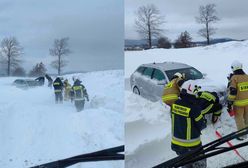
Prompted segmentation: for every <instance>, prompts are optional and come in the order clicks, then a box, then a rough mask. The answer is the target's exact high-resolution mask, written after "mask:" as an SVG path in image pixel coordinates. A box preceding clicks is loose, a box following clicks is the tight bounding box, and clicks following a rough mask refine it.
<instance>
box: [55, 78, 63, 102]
mask: <svg viewBox="0 0 248 168" xmlns="http://www.w3.org/2000/svg"><path fill="white" fill-rule="evenodd" d="M53 88H54V93H55V102H56V103H63V94H62V92H63V82H62V81H61V78H60V77H57V78H56V79H55V81H54V82H53Z"/></svg>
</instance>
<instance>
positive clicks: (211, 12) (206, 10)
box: [196, 4, 220, 45]
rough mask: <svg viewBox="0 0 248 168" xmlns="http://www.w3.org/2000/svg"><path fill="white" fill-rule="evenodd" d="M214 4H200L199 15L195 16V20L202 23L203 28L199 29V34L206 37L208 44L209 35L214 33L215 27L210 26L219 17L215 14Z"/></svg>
mask: <svg viewBox="0 0 248 168" xmlns="http://www.w3.org/2000/svg"><path fill="white" fill-rule="evenodd" d="M215 7H216V5H215V4H207V5H206V6H200V8H199V17H196V22H197V23H200V24H203V25H204V28H202V29H200V30H199V32H198V33H199V34H200V36H202V37H204V38H206V39H207V44H208V45H209V44H210V37H211V36H212V35H213V34H215V33H216V31H215V30H216V29H215V28H213V27H211V24H212V23H216V22H217V21H219V20H220V19H219V18H218V17H217V16H216V13H217V12H216V9H215Z"/></svg>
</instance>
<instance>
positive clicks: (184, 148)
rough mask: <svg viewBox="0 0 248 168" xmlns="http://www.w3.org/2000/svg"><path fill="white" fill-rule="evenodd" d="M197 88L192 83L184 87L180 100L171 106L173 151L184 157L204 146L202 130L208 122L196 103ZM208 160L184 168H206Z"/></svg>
mask: <svg viewBox="0 0 248 168" xmlns="http://www.w3.org/2000/svg"><path fill="white" fill-rule="evenodd" d="M197 91H198V90H197V88H195V87H194V86H193V85H191V84H190V83H185V84H183V85H182V89H181V92H180V95H179V96H180V98H179V99H178V100H176V101H175V103H174V104H172V106H171V121H172V141H171V149H172V150H173V151H175V152H176V154H177V155H183V154H186V153H188V152H190V151H191V150H195V149H196V148H199V147H201V146H202V143H201V139H200V135H201V130H203V129H204V128H206V120H205V119H204V117H203V115H202V114H201V107H200V106H199V105H198V104H197V103H196V102H197V98H196V94H197ZM206 166H207V162H206V159H203V160H200V161H197V162H194V163H190V164H187V165H185V166H183V168H199V167H201V168H206Z"/></svg>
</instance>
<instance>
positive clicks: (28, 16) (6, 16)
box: [0, 0, 124, 72]
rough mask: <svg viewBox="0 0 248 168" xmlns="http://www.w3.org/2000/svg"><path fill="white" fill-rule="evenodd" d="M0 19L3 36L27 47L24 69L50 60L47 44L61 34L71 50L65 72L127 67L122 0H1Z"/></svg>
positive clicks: (0, 36)
mask: <svg viewBox="0 0 248 168" xmlns="http://www.w3.org/2000/svg"><path fill="white" fill-rule="evenodd" d="M0 23H1V24H0V40H1V39H2V38H4V37H9V36H15V37H16V38H17V39H18V41H19V42H20V43H21V45H22V46H23V47H24V53H25V54H24V55H23V59H24V62H23V66H25V67H26V68H29V69H30V68H31V67H32V66H33V65H32V64H33V62H35V63H36V62H37V63H38V62H40V61H43V62H45V63H46V64H49V63H50V62H51V60H52V59H53V57H51V56H50V55H49V48H51V47H52V45H53V42H54V39H55V38H62V37H69V38H70V40H69V45H70V48H71V50H72V53H71V54H70V55H69V56H68V57H67V59H68V60H69V65H68V66H67V67H66V68H65V71H76V70H81V71H92V70H105V69H122V68H123V62H124V56H123V45H124V44H123V37H124V2H123V0H104V1H103V0H73V1H69V0H1V1H0ZM47 68H48V69H49V71H50V72H56V71H55V70H51V67H50V65H47Z"/></svg>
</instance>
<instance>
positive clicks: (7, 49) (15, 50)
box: [1, 37, 23, 76]
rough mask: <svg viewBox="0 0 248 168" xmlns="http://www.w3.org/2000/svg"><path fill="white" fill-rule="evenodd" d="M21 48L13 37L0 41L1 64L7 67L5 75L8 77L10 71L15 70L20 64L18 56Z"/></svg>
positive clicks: (20, 53) (21, 52)
mask: <svg viewBox="0 0 248 168" xmlns="http://www.w3.org/2000/svg"><path fill="white" fill-rule="evenodd" d="M22 54H23V48H22V47H21V45H20V43H19V42H18V41H17V39H16V38H15V37H8V38H4V39H3V40H2V41H1V56H2V59H3V60H2V61H1V62H2V63H3V64H5V65H7V75H8V76H10V71H11V69H14V68H17V67H18V66H19V64H20V63H21V60H20V58H19V57H20V55H22Z"/></svg>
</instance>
